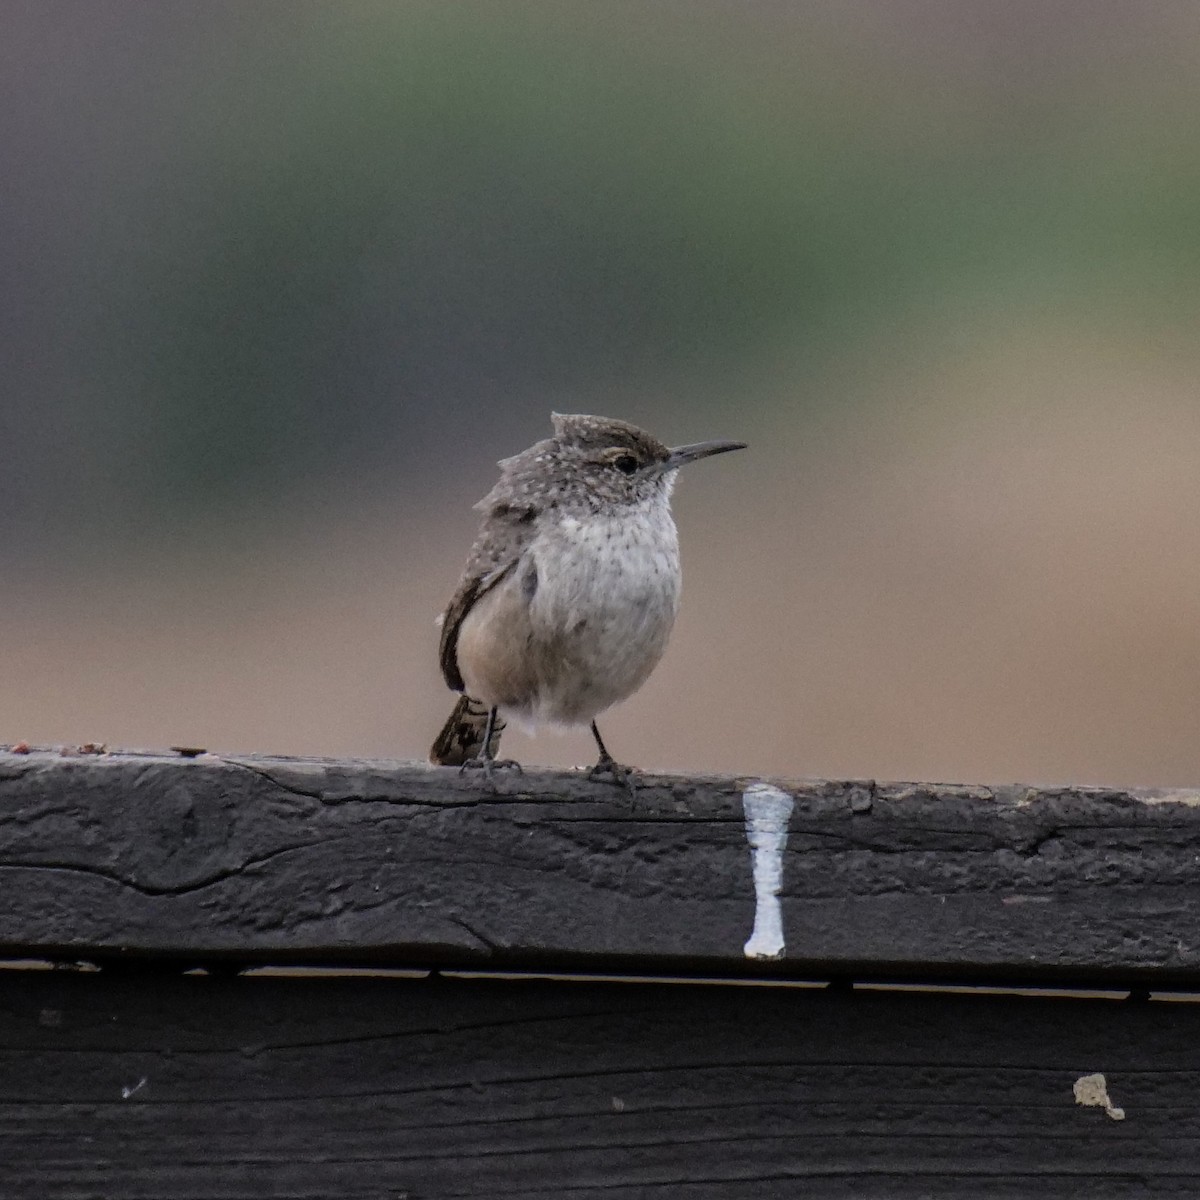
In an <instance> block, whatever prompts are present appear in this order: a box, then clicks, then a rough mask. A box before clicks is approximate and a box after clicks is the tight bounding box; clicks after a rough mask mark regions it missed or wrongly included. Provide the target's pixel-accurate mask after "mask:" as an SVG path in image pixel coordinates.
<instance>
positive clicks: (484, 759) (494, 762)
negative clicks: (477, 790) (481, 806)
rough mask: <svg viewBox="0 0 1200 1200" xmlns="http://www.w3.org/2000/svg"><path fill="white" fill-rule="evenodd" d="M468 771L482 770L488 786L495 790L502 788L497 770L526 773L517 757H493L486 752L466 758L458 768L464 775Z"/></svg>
mask: <svg viewBox="0 0 1200 1200" xmlns="http://www.w3.org/2000/svg"><path fill="white" fill-rule="evenodd" d="M467 771H482V772H483V777H484V779H486V780H487V782H488V786H489V787H490V788H491V789H492V791H493V792H498V791H499V790H500V789H499V787H497V780H496V772H497V771H516V773H517V774H518V775H524V774H525V771H524V769H523V768H522V766H521V764H520V763H519V762H517V760H516V759H515V758H491V757H489V756H488V755H486V754H477V755H475V757H474V758H468V759H466V760H465V761H464V762H463V764H462V766H460V767H459V768H458V773H459V774H460V775H462V774H464V773H465V772H467Z"/></svg>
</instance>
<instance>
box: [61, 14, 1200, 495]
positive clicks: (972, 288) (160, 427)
mask: <svg viewBox="0 0 1200 1200" xmlns="http://www.w3.org/2000/svg"><path fill="white" fill-rule="evenodd" d="M910 7H912V6H910ZM926 7H928V6H926ZM935 7H936V6H935ZM944 7H945V8H946V10H947V20H948V23H949V25H950V27H951V28H950V33H949V34H946V33H945V32H944V31H943V36H942V40H941V42H939V43H937V44H930V45H926V44H924V43H923V41H922V36H923V35H922V34H921V32H920V30H919V29H918V28H913V29H909V28H907V27H906V25H905V24H904V22H903V21H901V20H896V21H894V22H893V24H892V25H890V26H889V25H887V24H886V23H885V24H884V25H883V26H882V27H881V26H880V25H879V21H878V20H877V19H876V18H877V17H878V13H879V12H884V11H886V9H885V8H879V9H878V10H877V12H875V16H874V17H873V16H872V13H873V10H872V8H871V6H869V5H848V6H846V7H845V8H844V9H838V8H837V7H833V8H822V7H819V6H818V7H815V8H813V9H812V10H811V11H808V12H807V13H797V12H794V11H792V10H791V8H790V6H770V5H747V6H739V5H728V4H723V3H716V2H706V3H695V4H681V3H663V4H655V5H645V4H633V3H607V4H600V5H595V6H592V5H581V4H562V3H550V2H548V0H542V2H511V3H505V4H494V3H486V2H483V0H473V2H469V3H455V4H445V3H415V2H414V3H405V4H401V5H396V4H390V3H389V4H383V3H377V2H374V0H342V2H340V3H336V4H334V3H324V2H321V0H295V2H290V3H257V4H254V5H230V4H210V5H203V4H200V5H195V6H189V5H181V6H175V14H176V17H177V18H178V20H175V23H172V20H168V19H166V18H165V17H163V15H162V13H161V12H160V13H159V14H158V16H157V18H156V23H152V24H151V25H150V26H148V27H147V28H146V29H142V28H141V26H140V25H139V21H140V20H141V19H142V18H140V17H139V15H138V13H139V6H137V5H121V4H118V3H115V2H110V3H107V4H102V5H97V6H94V7H93V8H92V10H91V19H92V20H94V21H100V22H103V21H104V20H105V19H106V16H105V14H107V17H108V18H111V19H113V20H116V19H117V17H119V18H120V21H119V22H118V23H119V36H118V37H117V38H116V40H115V42H114V41H111V40H110V41H109V42H107V43H105V42H100V43H99V44H98V46H97V49H96V51H95V53H96V54H98V55H103V54H104V53H111V54H113V55H114V62H116V65H115V66H114V68H113V74H114V75H119V74H120V73H121V72H122V71H126V72H128V73H129V77H128V78H127V79H126V80H125V81H124V82H123V84H122V85H121V87H118V86H117V85H116V84H114V83H113V82H112V80H110V79H108V78H106V77H105V74H104V73H103V72H101V73H100V77H99V82H97V83H96V84H95V87H94V90H93V92H92V94H91V95H90V96H89V97H88V99H89V100H90V103H91V104H92V105H93V106H95V108H96V113H93V114H92V116H93V119H95V120H96V122H97V126H96V128H97V130H99V131H100V135H101V136H104V137H108V138H109V139H110V140H111V145H106V146H104V147H103V149H104V151H106V158H107V161H108V163H109V168H108V174H107V175H106V176H105V177H104V178H101V179H100V180H98V181H96V180H93V181H92V182H93V184H94V186H93V187H92V188H91V190H83V191H81V192H80V195H79V198H78V201H77V203H78V204H79V205H80V206H86V205H92V206H94V207H96V208H97V209H98V210H104V211H110V210H114V211H115V210H116V209H122V210H123V215H122V216H121V217H120V218H119V219H118V218H115V217H114V219H113V220H111V221H108V222H101V223H100V225H99V226H98V229H99V234H98V237H99V241H100V242H101V243H104V242H105V239H106V238H107V239H108V241H107V244H99V245H92V246H91V247H90V249H89V250H88V251H87V254H89V255H91V256H92V259H93V261H92V262H91V263H90V264H89V263H87V262H85V261H81V262H80V265H79V268H78V276H79V277H78V280H77V282H78V283H79V284H80V286H79V287H78V288H76V289H74V290H73V292H72V295H73V300H74V302H75V303H78V305H79V306H80V307H81V309H83V310H95V311H94V312H91V313H90V314H89V315H88V320H87V321H85V322H84V324H85V325H89V324H90V325H94V326H95V327H96V328H97V329H98V330H99V331H100V333H99V334H98V335H97V337H98V341H99V343H100V345H101V349H100V351H99V352H98V353H97V354H95V355H94V356H93V358H91V359H89V365H88V371H89V372H91V375H92V386H93V387H94V389H95V392H94V394H95V397H96V399H97V400H98V402H100V403H105V404H108V403H111V406H112V407H111V411H112V412H114V413H116V414H118V417H117V418H116V419H119V420H121V421H123V422H124V426H123V428H124V430H125V433H126V436H125V438H123V439H118V440H120V441H121V442H122V444H123V447H124V449H123V452H122V453H123V459H122V461H121V465H120V467H119V468H118V469H117V470H115V471H114V475H115V476H116V477H118V478H119V481H120V482H119V487H120V488H123V489H126V490H127V491H129V492H130V493H131V494H132V495H133V496H134V497H140V501H138V502H139V503H143V502H146V501H149V502H151V503H152V506H153V508H154V510H156V511H160V512H169V511H176V512H179V511H182V512H191V511H200V512H202V511H204V510H205V508H206V506H209V505H211V504H214V503H217V502H218V501H219V500H220V499H221V498H222V497H225V498H232V499H233V500H234V501H239V500H240V499H241V498H244V497H252V496H255V495H259V494H263V493H271V492H279V491H280V490H287V489H293V488H295V487H297V486H302V485H303V484H304V483H305V482H306V481H308V480H311V479H313V478H317V479H319V478H321V477H323V475H328V474H330V473H333V474H335V475H336V474H337V473H345V472H347V471H351V470H353V471H359V470H376V469H379V470H382V469H384V468H393V467H395V466H399V467H400V468H402V469H403V470H404V471H407V472H409V473H411V474H412V475H413V476H414V477H416V476H421V475H422V473H424V474H425V475H428V473H429V472H430V471H431V470H434V469H436V467H437V464H436V463H434V462H431V460H430V457H429V447H430V445H431V444H433V443H434V442H436V441H437V436H438V431H439V430H440V431H442V432H443V433H444V432H445V431H446V430H451V431H453V430H461V429H463V428H466V427H467V426H468V425H470V424H471V423H476V424H478V423H483V424H484V425H485V426H489V427H495V426H496V425H498V424H500V423H501V422H512V421H513V419H514V417H515V416H519V417H520V418H521V420H525V419H526V418H528V419H529V420H530V421H533V420H534V419H535V418H536V420H537V421H538V422H539V423H541V422H544V414H545V411H546V410H547V409H548V408H549V407H551V406H552V405H553V404H555V403H563V404H567V403H568V402H569V401H570V400H572V399H576V400H577V401H578V402H579V403H580V404H583V403H588V404H595V405H597V406H600V405H602V404H603V403H605V400H606V398H611V397H614V396H622V395H644V394H646V393H653V392H657V393H660V394H662V395H664V396H666V397H682V396H684V395H686V397H687V401H688V402H690V403H698V404H710V405H715V404H717V403H718V397H720V396H722V395H728V394H730V393H731V392H733V391H738V389H736V388H735V387H734V385H735V384H736V381H737V380H739V379H740V378H741V377H743V376H744V375H746V374H752V373H753V372H754V371H755V370H756V369H759V368H760V367H761V366H762V364H763V363H764V362H771V361H774V360H775V359H776V358H785V359H788V360H790V361H792V362H793V363H800V364H804V363H809V364H810V365H811V366H812V369H813V370H817V369H818V364H823V363H824V364H828V363H829V362H831V361H832V362H835V363H836V361H837V360H838V359H839V358H845V357H847V356H849V357H852V356H853V355H854V353H855V352H856V347H857V346H858V345H859V344H860V343H862V342H864V341H866V340H868V339H869V337H870V335H871V333H872V331H874V330H877V329H879V328H887V327H889V326H902V325H903V324H904V323H905V322H907V321H909V320H911V319H913V316H914V314H918V315H919V314H933V315H934V318H936V314H938V313H939V312H940V311H943V310H944V311H945V312H946V313H947V314H961V312H962V311H963V310H964V309H969V308H970V307H971V306H972V305H977V306H980V308H981V310H982V311H983V312H984V314H985V318H986V319H994V317H995V314H996V313H997V312H999V313H1001V314H1003V313H1004V312H1006V311H1011V312H1012V313H1014V314H1021V313H1026V314H1029V313H1032V314H1035V319H1040V317H1038V316H1037V315H1038V314H1045V313H1052V312H1063V311H1070V310H1080V311H1082V312H1084V313H1087V312H1089V311H1090V312H1098V313H1103V314H1105V315H1106V316H1107V315H1111V314H1112V313H1114V312H1115V314H1116V315H1117V316H1118V317H1119V319H1121V320H1127V321H1130V322H1133V323H1135V324H1136V323H1137V322H1139V321H1146V322H1150V323H1154V322H1164V321H1165V322H1167V323H1170V322H1182V323H1186V322H1190V320H1191V319H1192V318H1193V317H1194V315H1195V308H1196V301H1197V298H1198V295H1197V293H1198V289H1200V283H1198V280H1200V274H1198V272H1197V269H1196V268H1197V251H1198V247H1200V143H1197V141H1196V139H1195V137H1194V129H1195V123H1196V118H1197V116H1198V115H1200V91H1198V89H1197V86H1196V85H1195V83H1194V82H1192V81H1191V79H1190V77H1189V75H1188V72H1187V69H1186V68H1187V67H1188V66H1189V65H1190V64H1189V63H1188V61H1187V59H1186V56H1185V55H1183V54H1180V56H1179V57H1178V60H1176V58H1175V57H1174V56H1173V52H1171V51H1170V50H1169V49H1168V48H1167V44H1166V42H1163V41H1161V40H1154V38H1153V37H1151V38H1150V40H1149V41H1148V42H1147V44H1146V47H1145V48H1143V50H1144V52H1143V51H1140V50H1139V47H1138V45H1137V44H1136V43H1135V44H1134V45H1133V48H1132V49H1131V50H1130V51H1128V52H1127V53H1124V54H1123V55H1114V52H1113V51H1112V47H1111V42H1112V37H1115V36H1117V35H1118V34H1121V33H1122V32H1123V26H1122V27H1120V28H1118V29H1117V30H1116V31H1115V32H1114V33H1113V35H1112V37H1110V36H1109V35H1108V33H1107V32H1106V29H1105V26H1104V22H1105V20H1106V19H1107V18H1106V17H1105V15H1104V13H1099V14H1098V15H1097V17H1096V27H1095V28H1094V29H1091V30H1090V33H1089V30H1088V29H1084V30H1082V31H1080V30H1078V29H1072V28H1071V27H1070V26H1068V25H1066V24H1062V23H1057V22H1055V21H1054V20H1053V19H1052V17H1051V16H1050V15H1048V14H1047V15H1044V17H1043V20H1044V22H1045V28H1044V29H1040V30H1039V29H1036V28H1035V30H1034V31H1033V32H1032V33H1030V34H1029V35H1028V38H1026V41H1025V42H1022V41H1018V42H1016V43H1013V42H1012V41H1011V37H1010V40H1009V41H1008V42H1005V41H1004V40H1003V39H1000V40H998V41H997V43H996V45H995V46H994V47H991V48H989V47H986V46H985V47H983V48H982V50H981V48H980V46H979V45H978V44H977V41H976V37H977V31H976V30H975V29H974V28H973V27H972V26H971V25H970V24H969V23H967V22H964V24H963V26H962V28H961V29H960V30H958V31H957V34H956V33H955V30H954V28H953V15H952V14H951V13H950V11H949V10H950V7H951V6H944ZM976 7H977V6H972V5H966V6H963V9H962V12H966V11H967V10H972V11H974V9H975V8H976ZM79 11H82V10H79ZM914 11H915V9H914ZM180 14H185V15H186V19H184V18H183V17H182V16H180ZM76 15H78V14H76ZM960 15H961V14H960ZM47 19H50V18H47ZM1085 24H1086V23H1085ZM1153 32H1154V31H1153V29H1152V30H1151V33H1153ZM1039 36H1040V37H1043V38H1044V39H1046V40H1047V41H1048V42H1049V43H1053V42H1054V39H1056V38H1057V39H1059V40H1060V41H1059V49H1060V51H1061V53H1060V54H1059V55H1058V57H1056V55H1055V53H1054V52H1053V47H1052V48H1051V50H1050V51H1046V50H1045V49H1044V48H1043V49H1042V52H1040V53H1038V52H1036V51H1035V50H1031V49H1030V46H1029V45H1027V44H1026V42H1029V41H1031V40H1035V39H1036V38H1037V37H1039ZM139 38H141V39H142V41H141V42H139V41H138V39H139ZM956 38H957V40H956ZM114 45H115V46H116V49H113V46H114ZM1164 64H1165V67H1164ZM1192 74H1193V75H1194V72H1193V73H1192ZM114 89H115V90H114ZM106 104H109V105H111V106H112V113H110V114H109V119H108V120H106V121H101V120H100V116H97V115H96V114H97V113H98V114H100V115H103V113H104V106H105V105H106ZM122 105H125V106H126V107H127V108H128V109H129V110H131V111H132V110H133V109H134V108H136V110H137V113H138V116H137V120H136V121H134V122H132V123H131V126H132V128H134V130H135V131H136V133H131V132H130V130H129V129H128V128H123V127H122V121H121V119H120V114H121V111H122V109H121V106H122ZM43 149H46V147H43ZM50 152H52V148H51V149H50ZM85 257H86V256H85ZM64 352H65V353H66V354H67V355H68V356H70V355H71V354H72V352H73V348H72V346H71V345H70V344H68V345H67V346H65V348H64ZM740 394H742V395H743V396H744V397H745V403H747V404H756V403H758V402H759V401H758V400H757V399H756V397H755V395H754V394H753V392H750V393H747V392H746V391H745V390H744V389H742V390H741V391H740ZM835 394H836V389H832V390H828V391H823V390H821V389H799V388H798V389H797V396H800V395H804V396H805V397H809V396H811V397H812V399H807V398H806V399H805V400H803V401H800V400H799V399H798V400H797V401H796V405H797V407H802V406H803V405H804V404H813V403H820V402H821V401H820V397H821V396H822V395H835ZM680 402H681V401H679V400H676V401H664V402H663V403H664V404H666V405H667V406H668V407H672V406H673V407H678V404H679V403H680ZM791 415H794V414H791ZM789 419H790V416H789Z"/></svg>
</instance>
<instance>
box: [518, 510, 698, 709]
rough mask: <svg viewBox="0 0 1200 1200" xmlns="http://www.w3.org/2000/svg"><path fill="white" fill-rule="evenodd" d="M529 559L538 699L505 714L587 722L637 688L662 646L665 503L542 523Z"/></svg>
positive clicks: (672, 545) (669, 594) (672, 581)
mask: <svg viewBox="0 0 1200 1200" xmlns="http://www.w3.org/2000/svg"><path fill="white" fill-rule="evenodd" d="M529 554H530V555H531V557H532V558H533V561H534V563H535V564H536V567H537V587H536V590H535V591H534V593H533V596H532V598H531V600H530V606H529V616H530V626H531V631H532V639H531V640H532V643H533V644H532V646H531V647H530V649H531V652H532V654H533V655H534V658H535V662H536V671H535V674H536V677H537V688H536V693H537V694H536V695H534V696H531V697H530V704H529V706H528V708H527V709H525V711H522V712H513V713H512V714H511V715H513V716H514V717H516V718H517V719H518V720H522V719H523V720H525V721H527V722H532V723H535V724H541V723H549V724H557V725H579V724H586V723H587V722H589V721H591V720H592V719H593V718H594V717H595V716H596V715H597V714H598V713H600V712H603V711H604V710H605V709H606V708H608V707H609V706H610V705H613V704H616V703H617V702H618V701H620V700H624V699H625V698H626V697H627V696H629V695H632V693H633V692H635V691H636V690H637V689H638V688H639V687H641V685H642V684H643V683H644V682H645V681H646V678H647V676H648V675H649V674H650V672H651V671H652V670H653V669H654V667H655V665H656V664H657V662H658V660H659V658H661V657H662V653H663V650H664V649H665V648H666V645H667V638H668V637H669V635H670V632H671V626H672V625H673V624H674V621H675V613H676V610H677V609H678V606H679V587H680V572H679V542H678V538H677V535H676V532H675V522H674V521H673V520H672V518H671V512H670V507H669V503H668V500H667V497H666V496H665V495H664V496H663V497H662V498H661V502H658V503H655V504H653V505H650V506H647V508H645V509H642V510H640V511H638V512H637V513H636V514H627V515H613V516H593V515H588V516H586V517H562V518H560V519H559V520H558V521H557V522H556V523H554V524H550V523H547V525H546V527H544V528H543V529H541V530H539V531H538V536H537V538H536V539H535V540H534V542H533V545H532V546H531V547H530V550H529Z"/></svg>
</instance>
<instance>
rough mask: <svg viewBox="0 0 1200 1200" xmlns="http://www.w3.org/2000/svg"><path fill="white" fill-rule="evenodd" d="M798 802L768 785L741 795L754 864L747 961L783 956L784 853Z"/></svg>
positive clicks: (747, 836)
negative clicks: (751, 915) (749, 959)
mask: <svg viewBox="0 0 1200 1200" xmlns="http://www.w3.org/2000/svg"><path fill="white" fill-rule="evenodd" d="M794 804H795V801H793V799H792V798H791V796H789V795H788V794H787V792H785V791H782V790H781V789H780V788H777V787H773V786H772V785H771V784H769V783H752V784H751V785H750V786H749V787H748V788H747V789H746V790H745V791H744V792H743V793H742V807H743V808H744V810H745V813H746V840H747V841H748V842H749V843H750V853H751V858H752V861H753V864H754V930H753V932H752V933H751V934H750V940H749V941H748V942H747V943H746V945H745V952H746V957H747V958H779V957H780V956H781V955H782V954H783V914H782V912H781V910H780V907H779V889H780V887H781V886H782V885H783V849H784V847H785V846H786V845H787V835H788V818H789V817H790V816H791V815H792V808H793V806H794Z"/></svg>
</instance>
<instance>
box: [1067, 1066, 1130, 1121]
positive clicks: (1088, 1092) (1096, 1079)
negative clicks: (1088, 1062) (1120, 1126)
mask: <svg viewBox="0 0 1200 1200" xmlns="http://www.w3.org/2000/svg"><path fill="white" fill-rule="evenodd" d="M1072 1090H1073V1091H1074V1093H1075V1103H1076V1104H1083V1105H1086V1106H1087V1107H1088V1108H1102V1109H1104V1111H1105V1112H1106V1113H1107V1114H1108V1115H1109V1116H1110V1117H1111V1118H1112V1119H1113V1120H1114V1121H1123V1120H1125V1110H1124V1109H1123V1108H1118V1107H1117V1106H1116V1105H1115V1104H1113V1102H1112V1100H1111V1099H1110V1098H1109V1095H1108V1083H1107V1082H1106V1081H1105V1078H1104V1076H1103V1075H1101V1074H1100V1073H1099V1072H1098V1071H1097V1072H1096V1074H1095V1075H1080V1077H1079V1078H1078V1079H1077V1080H1075V1083H1074V1086H1073V1089H1072Z"/></svg>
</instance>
